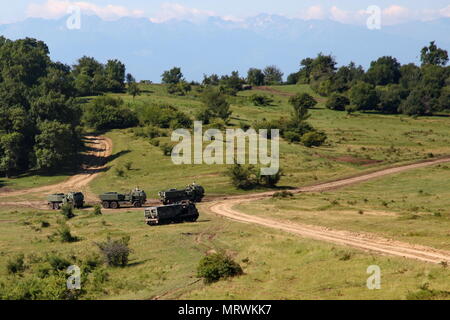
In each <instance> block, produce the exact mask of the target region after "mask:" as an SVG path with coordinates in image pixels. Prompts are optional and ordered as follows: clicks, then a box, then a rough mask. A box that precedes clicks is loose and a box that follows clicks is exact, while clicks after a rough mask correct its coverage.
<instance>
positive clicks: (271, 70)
mask: <svg viewBox="0 0 450 320" xmlns="http://www.w3.org/2000/svg"><path fill="white" fill-rule="evenodd" d="M263 73H264V83H265V84H267V85H275V84H281V83H283V75H284V73H283V72H282V71H281V70H280V69H279V68H278V67H277V66H274V65H272V66H267V67H265V68H264V71H263Z"/></svg>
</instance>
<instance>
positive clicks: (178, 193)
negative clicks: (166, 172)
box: [159, 183, 205, 204]
mask: <svg viewBox="0 0 450 320" xmlns="http://www.w3.org/2000/svg"><path fill="white" fill-rule="evenodd" d="M204 196H205V189H204V188H203V187H202V186H200V185H198V184H196V183H193V184H190V185H188V186H187V187H186V188H185V189H184V190H177V189H170V190H167V191H161V192H159V198H160V200H161V202H162V203H163V204H174V203H179V202H181V201H191V202H202V199H203V197H204Z"/></svg>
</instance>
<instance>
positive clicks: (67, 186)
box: [0, 136, 112, 206]
mask: <svg viewBox="0 0 450 320" xmlns="http://www.w3.org/2000/svg"><path fill="white" fill-rule="evenodd" d="M84 139H85V141H86V146H87V148H88V150H89V151H88V152H87V153H86V155H85V157H86V158H87V162H86V164H85V165H83V167H82V171H81V172H80V173H78V174H76V175H73V176H72V177H70V178H69V179H67V180H66V181H64V182H61V183H58V184H54V185H50V186H43V187H37V188H32V189H25V190H18V191H12V192H0V198H1V197H16V196H20V195H23V194H33V193H42V194H52V193H59V192H69V191H83V192H85V193H87V194H89V193H88V192H87V187H88V184H89V183H90V182H91V181H92V180H93V179H95V177H96V176H97V175H98V174H99V173H100V172H101V171H103V170H104V169H105V166H106V161H107V159H108V157H109V156H110V155H111V153H112V141H111V140H110V139H109V138H106V137H96V136H86V137H85V138H84ZM30 203H31V202H27V201H26V202H24V203H23V205H25V206H26V204H30ZM15 204H18V203H17V202H16V203H15ZM20 204H22V203H20Z"/></svg>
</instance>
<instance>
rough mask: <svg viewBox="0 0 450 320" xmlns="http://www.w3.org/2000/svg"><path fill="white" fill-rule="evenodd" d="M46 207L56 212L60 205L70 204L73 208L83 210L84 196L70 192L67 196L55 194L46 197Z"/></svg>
mask: <svg viewBox="0 0 450 320" xmlns="http://www.w3.org/2000/svg"><path fill="white" fill-rule="evenodd" d="M47 202H48V206H49V207H50V208H51V209H53V210H58V209H59V208H60V207H61V205H65V204H67V203H69V204H71V205H72V206H73V207H74V208H83V206H84V195H83V194H82V193H81V192H70V193H68V194H64V193H56V194H51V195H49V196H48V197H47Z"/></svg>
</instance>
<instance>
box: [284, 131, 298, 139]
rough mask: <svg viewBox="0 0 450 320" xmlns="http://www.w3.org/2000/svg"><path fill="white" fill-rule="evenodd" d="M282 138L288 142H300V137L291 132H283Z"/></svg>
mask: <svg viewBox="0 0 450 320" xmlns="http://www.w3.org/2000/svg"><path fill="white" fill-rule="evenodd" d="M283 136H284V138H285V139H286V140H287V141H289V142H300V140H301V139H302V136H301V135H299V134H298V133H297V132H293V131H286V132H284V134H283Z"/></svg>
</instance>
